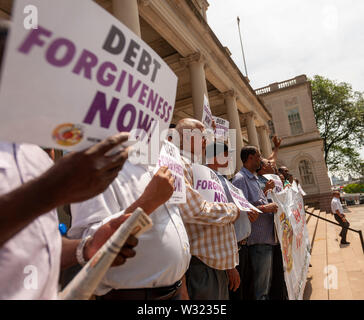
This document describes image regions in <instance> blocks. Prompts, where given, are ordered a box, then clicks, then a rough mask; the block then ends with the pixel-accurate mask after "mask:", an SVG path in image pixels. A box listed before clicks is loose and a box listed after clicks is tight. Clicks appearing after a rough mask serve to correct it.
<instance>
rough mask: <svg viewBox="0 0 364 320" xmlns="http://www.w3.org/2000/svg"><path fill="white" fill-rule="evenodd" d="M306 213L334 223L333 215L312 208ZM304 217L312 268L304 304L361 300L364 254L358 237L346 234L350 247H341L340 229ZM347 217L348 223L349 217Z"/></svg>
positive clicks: (353, 233)
mask: <svg viewBox="0 0 364 320" xmlns="http://www.w3.org/2000/svg"><path fill="white" fill-rule="evenodd" d="M305 209H306V211H309V212H311V213H314V214H316V215H319V216H320V217H323V218H326V219H328V220H332V221H334V222H336V220H335V219H334V216H333V215H332V214H327V213H326V212H321V211H320V210H319V209H314V208H308V207H306V208H305ZM306 216H307V217H306V222H307V229H308V233H309V236H310V241H311V250H312V252H311V265H312V267H310V268H309V272H308V275H307V283H306V288H305V293H304V300H362V299H364V253H363V250H362V247H361V242H360V239H359V235H358V234H357V233H355V232H351V231H348V234H347V241H349V242H350V243H351V244H350V245H349V246H342V245H340V237H339V233H340V231H341V228H340V227H338V226H336V225H333V224H331V223H329V222H326V221H323V220H320V219H318V218H316V217H314V216H310V215H309V214H306ZM347 217H348V220H349V222H350V221H351V219H350V214H347ZM351 227H353V228H354V229H357V228H356V227H355V226H351ZM327 280H329V281H327ZM325 281H326V285H325Z"/></svg>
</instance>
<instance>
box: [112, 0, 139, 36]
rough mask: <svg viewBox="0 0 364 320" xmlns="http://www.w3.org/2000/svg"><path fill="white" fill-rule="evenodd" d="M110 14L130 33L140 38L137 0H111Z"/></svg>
mask: <svg viewBox="0 0 364 320" xmlns="http://www.w3.org/2000/svg"><path fill="white" fill-rule="evenodd" d="M112 12H113V14H114V16H115V17H116V18H117V19H119V20H120V21H121V22H122V23H123V24H125V25H126V26H127V27H128V28H129V29H130V30H131V31H133V32H134V33H135V34H136V35H138V36H139V37H140V36H141V33H140V23H139V10H138V1H137V0H112Z"/></svg>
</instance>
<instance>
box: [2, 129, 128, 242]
mask: <svg viewBox="0 0 364 320" xmlns="http://www.w3.org/2000/svg"><path fill="white" fill-rule="evenodd" d="M127 139H128V134H126V133H121V134H118V135H115V136H113V137H111V138H108V139H106V140H104V141H102V142H100V143H98V144H96V145H94V146H92V147H91V148H89V149H86V150H84V151H80V152H74V153H70V154H68V155H66V156H65V157H63V158H62V159H60V160H59V161H58V162H57V163H56V164H55V165H54V166H52V167H51V168H50V169H48V170H47V171H46V172H44V173H43V174H42V175H40V176H39V177H37V178H35V179H33V180H31V181H28V182H27V183H25V184H23V185H21V186H20V187H18V188H16V189H14V190H12V191H10V192H9V193H6V194H3V195H1V196H0V246H2V245H3V244H4V243H5V242H6V241H7V240H9V239H10V238H12V237H13V236H14V235H15V234H17V233H18V232H19V231H21V230H22V229H23V228H25V227H26V226H27V225H28V224H29V223H31V222H32V221H33V220H34V219H36V218H37V217H39V216H40V215H42V214H44V213H47V212H49V211H51V210H52V209H54V208H56V207H58V206H61V205H64V204H69V203H73V202H80V201H83V200H86V199H89V198H91V197H94V196H95V195H97V194H99V193H101V192H103V191H104V190H105V189H106V188H107V186H108V185H109V184H110V183H111V182H112V181H113V180H114V179H115V177H116V176H117V174H118V172H119V171H120V170H121V168H122V166H123V164H124V162H125V160H126V159H127V157H128V149H122V150H121V151H119V152H117V153H116V154H114V155H112V156H107V155H106V153H107V152H108V151H109V150H111V149H113V148H114V147H116V146H118V145H120V144H121V143H123V142H125V141H127Z"/></svg>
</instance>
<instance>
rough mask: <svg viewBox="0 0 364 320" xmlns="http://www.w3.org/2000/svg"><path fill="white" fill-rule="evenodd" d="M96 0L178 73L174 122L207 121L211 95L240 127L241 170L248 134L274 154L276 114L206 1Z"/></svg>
mask: <svg viewBox="0 0 364 320" xmlns="http://www.w3.org/2000/svg"><path fill="white" fill-rule="evenodd" d="M90 1H92V0H90ZM12 2H13V1H12V0H1V1H0V17H2V18H9V16H10V15H11V7H12ZM96 2H97V3H98V4H99V5H100V6H102V7H103V8H104V9H105V10H107V11H108V12H110V13H111V14H113V15H114V16H115V17H116V18H118V19H119V20H120V21H121V22H123V23H124V24H125V25H126V26H127V27H129V28H130V29H131V30H132V31H134V33H136V34H137V35H139V36H140V37H141V38H142V39H143V40H144V41H145V42H146V43H148V45H149V46H151V47H152V48H153V49H154V50H155V51H156V52H157V53H158V54H159V55H160V56H161V57H162V58H163V60H164V61H165V62H166V63H167V64H168V65H169V66H170V68H171V69H172V70H173V71H174V72H175V74H176V75H177V76H178V88H177V97H176V103H175V109H174V116H173V120H172V121H173V122H174V123H176V122H177V121H178V120H180V119H182V118H185V117H194V118H196V119H199V120H201V118H202V109H203V99H204V95H206V96H207V97H208V99H209V102H210V106H211V110H212V113H213V115H214V116H218V117H221V118H224V119H226V120H228V121H229V122H230V129H235V130H236V150H237V152H236V160H237V169H240V167H241V161H240V149H241V147H242V146H243V145H244V140H243V134H245V135H247V136H245V144H246V143H249V144H253V145H256V146H258V147H260V149H261V151H262V153H263V155H265V156H268V155H269V154H270V153H271V150H272V149H271V144H270V142H269V131H268V128H269V127H268V121H269V120H271V114H270V113H269V111H268V110H267V108H266V107H265V106H264V104H263V103H262V102H261V101H260V100H259V99H258V98H257V96H256V94H255V92H254V90H253V89H252V87H251V86H250V85H249V82H248V80H247V79H246V78H245V77H244V75H243V74H242V73H241V72H240V70H239V69H238V67H237V66H236V65H235V63H234V62H233V60H232V59H231V58H230V55H231V53H230V52H229V50H228V48H226V47H224V46H223V45H222V44H221V43H220V41H219V40H218V39H217V37H216V35H215V34H214V33H213V31H212V30H211V28H210V27H209V25H208V22H207V14H206V11H207V8H208V6H209V4H208V2H207V1H206V0H169V1H164V0H139V1H137V0H96Z"/></svg>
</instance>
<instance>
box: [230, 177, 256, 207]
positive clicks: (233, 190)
mask: <svg viewBox="0 0 364 320" xmlns="http://www.w3.org/2000/svg"><path fill="white" fill-rule="evenodd" d="M225 182H226V184H227V186H228V189H229V191H230V195H231V197H232V198H233V200H234V202H235V204H236V206H237V207H238V208H239V209H240V210H242V211H252V210H254V211H257V212H260V213H262V211H260V210H259V209H258V208H256V207H254V206H253V205H252V204H251V203H250V202H249V201H248V200H247V199H246V198H245V196H244V193H243V191H241V190H240V189H239V188H237V187H235V186H234V185H233V184H232V183H230V182H229V181H228V180H226V181H225Z"/></svg>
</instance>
